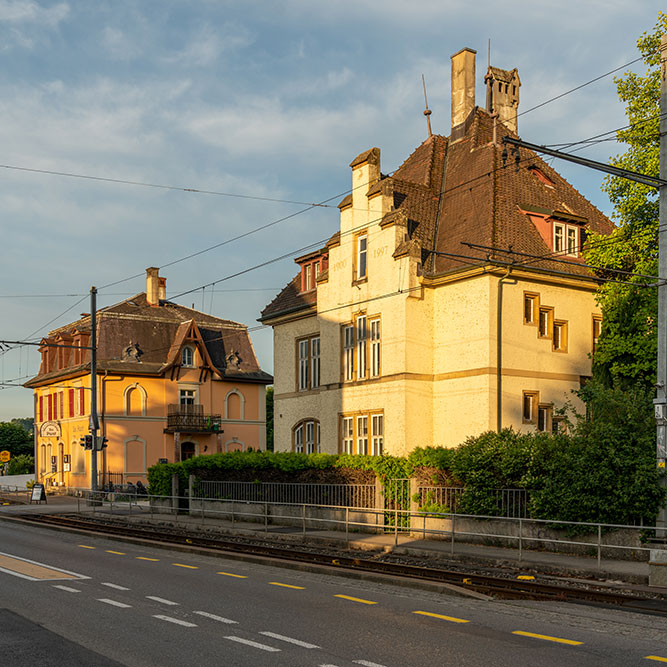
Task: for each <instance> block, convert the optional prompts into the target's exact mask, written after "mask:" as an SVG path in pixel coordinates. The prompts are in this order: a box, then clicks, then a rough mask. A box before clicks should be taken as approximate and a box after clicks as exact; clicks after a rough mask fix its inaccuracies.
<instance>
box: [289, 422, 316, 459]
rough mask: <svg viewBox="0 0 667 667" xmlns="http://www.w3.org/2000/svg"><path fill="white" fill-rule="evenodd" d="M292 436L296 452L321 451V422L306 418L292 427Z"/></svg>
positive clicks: (312, 452)
mask: <svg viewBox="0 0 667 667" xmlns="http://www.w3.org/2000/svg"><path fill="white" fill-rule="evenodd" d="M292 438H293V440H292V442H293V448H294V451H295V452H298V453H300V454H317V453H318V452H319V451H320V422H318V421H317V420H316V419H304V420H303V421H301V422H299V423H298V424H297V425H296V426H295V427H294V428H293V429H292Z"/></svg>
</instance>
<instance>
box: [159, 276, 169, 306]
mask: <svg viewBox="0 0 667 667" xmlns="http://www.w3.org/2000/svg"><path fill="white" fill-rule="evenodd" d="M157 281H158V290H157V291H158V296H159V297H160V301H166V300H167V279H166V278H158V279H157Z"/></svg>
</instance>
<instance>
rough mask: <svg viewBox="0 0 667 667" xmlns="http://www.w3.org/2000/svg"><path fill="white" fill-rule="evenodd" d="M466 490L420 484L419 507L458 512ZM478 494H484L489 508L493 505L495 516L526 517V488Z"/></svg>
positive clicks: (490, 490)
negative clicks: (433, 507) (434, 507)
mask: <svg viewBox="0 0 667 667" xmlns="http://www.w3.org/2000/svg"><path fill="white" fill-rule="evenodd" d="M466 491H468V490H467V489H466V488H464V487H458V486H420V487H419V507H429V506H436V507H439V508H440V509H441V511H448V512H454V513H456V512H460V511H461V508H462V506H463V503H464V496H465V494H466ZM479 494H484V496H485V497H484V501H485V503H486V504H487V505H489V509H492V508H493V507H494V506H495V510H496V513H497V516H502V517H507V518H513V519H526V518H528V501H529V500H530V496H529V493H528V491H526V489H489V490H488V491H487V490H483V491H481V492H480V491H478V492H476V495H479Z"/></svg>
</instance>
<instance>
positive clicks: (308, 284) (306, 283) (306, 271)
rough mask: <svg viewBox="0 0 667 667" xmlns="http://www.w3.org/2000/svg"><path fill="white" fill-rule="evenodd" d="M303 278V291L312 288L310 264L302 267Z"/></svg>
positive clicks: (311, 266) (311, 268)
mask: <svg viewBox="0 0 667 667" xmlns="http://www.w3.org/2000/svg"><path fill="white" fill-rule="evenodd" d="M303 278H304V280H303V282H304V285H303V289H304V291H306V292H307V291H308V290H311V289H313V265H312V264H307V265H306V266H305V267H304V276H303Z"/></svg>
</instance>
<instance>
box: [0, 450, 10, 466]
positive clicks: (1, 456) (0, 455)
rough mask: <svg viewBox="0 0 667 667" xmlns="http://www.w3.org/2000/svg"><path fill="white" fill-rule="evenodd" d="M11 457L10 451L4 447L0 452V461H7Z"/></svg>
mask: <svg viewBox="0 0 667 667" xmlns="http://www.w3.org/2000/svg"><path fill="white" fill-rule="evenodd" d="M11 458H12V455H11V453H10V452H8V451H7V450H6V449H3V450H2V451H1V452H0V463H9V460H10V459H11Z"/></svg>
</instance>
